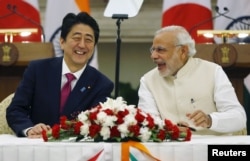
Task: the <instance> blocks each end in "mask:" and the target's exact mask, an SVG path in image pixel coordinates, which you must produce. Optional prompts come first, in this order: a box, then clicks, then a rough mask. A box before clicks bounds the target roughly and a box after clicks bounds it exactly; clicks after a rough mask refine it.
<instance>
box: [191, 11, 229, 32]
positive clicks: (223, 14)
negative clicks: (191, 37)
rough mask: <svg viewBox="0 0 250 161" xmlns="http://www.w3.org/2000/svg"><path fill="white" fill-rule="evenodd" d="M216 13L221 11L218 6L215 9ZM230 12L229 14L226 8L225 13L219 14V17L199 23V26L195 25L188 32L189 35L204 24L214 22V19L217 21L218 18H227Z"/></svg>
mask: <svg viewBox="0 0 250 161" xmlns="http://www.w3.org/2000/svg"><path fill="white" fill-rule="evenodd" d="M215 11H216V13H217V12H218V11H219V7H218V6H216V7H215ZM228 12H229V10H228V9H225V8H224V12H223V13H220V14H218V15H216V16H213V17H211V18H209V19H206V20H204V21H201V22H200V23H198V24H196V25H194V26H193V27H191V28H190V29H189V30H188V31H189V33H190V34H191V33H192V32H193V30H194V29H196V28H197V27H199V26H201V25H203V24H206V23H208V22H210V21H213V20H214V19H216V18H218V17H221V16H225V15H226V14H227V13H228Z"/></svg>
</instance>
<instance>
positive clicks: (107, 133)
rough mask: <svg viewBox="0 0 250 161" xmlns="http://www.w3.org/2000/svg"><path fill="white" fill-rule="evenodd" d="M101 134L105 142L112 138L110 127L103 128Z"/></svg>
mask: <svg viewBox="0 0 250 161" xmlns="http://www.w3.org/2000/svg"><path fill="white" fill-rule="evenodd" d="M100 134H101V136H102V137H103V140H107V139H108V138H109V137H110V130H109V127H107V126H103V127H102V129H101V131H100Z"/></svg>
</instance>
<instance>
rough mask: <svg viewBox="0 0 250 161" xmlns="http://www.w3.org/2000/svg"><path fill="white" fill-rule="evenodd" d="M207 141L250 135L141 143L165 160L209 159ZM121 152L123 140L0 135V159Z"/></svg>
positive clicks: (107, 159)
mask: <svg viewBox="0 0 250 161" xmlns="http://www.w3.org/2000/svg"><path fill="white" fill-rule="evenodd" d="M139 144H140V143H139ZM208 144H213V145H215V144H219V145H220V144H222V145H225V144H247V145H249V146H250V136H247V135H246V136H196V135H193V136H192V139H191V141H189V142H163V143H150V142H147V143H142V145H144V146H145V147H146V148H147V149H148V150H149V151H150V153H151V154H152V155H153V156H154V157H155V158H158V159H159V160H162V161H184V160H185V161H207V160H208V159H207V158H208V154H207V150H208ZM121 153H122V152H121V143H104V142H99V143H93V142H80V143H79V142H78V143H75V142H43V140H42V139H28V138H17V137H16V136H13V135H0V161H57V160H58V161H119V160H121V159H120V158H121V155H122V154H121ZM130 153H131V154H132V156H134V157H135V158H136V159H137V160H138V161H149V160H152V159H150V158H149V156H147V155H145V153H142V152H141V151H140V150H138V149H136V148H130ZM95 155H96V159H94V156H95ZM91 158H92V160H91Z"/></svg>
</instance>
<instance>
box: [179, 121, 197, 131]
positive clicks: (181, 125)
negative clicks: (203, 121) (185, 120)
mask: <svg viewBox="0 0 250 161" xmlns="http://www.w3.org/2000/svg"><path fill="white" fill-rule="evenodd" d="M177 126H180V127H187V128H189V129H190V130H191V131H196V129H195V128H193V127H189V126H186V125H183V124H180V123H178V124H177Z"/></svg>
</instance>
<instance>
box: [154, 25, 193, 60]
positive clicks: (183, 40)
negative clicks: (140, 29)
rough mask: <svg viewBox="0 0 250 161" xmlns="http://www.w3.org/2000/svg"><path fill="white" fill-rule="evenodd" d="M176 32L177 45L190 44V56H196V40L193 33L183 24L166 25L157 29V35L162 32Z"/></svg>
mask: <svg viewBox="0 0 250 161" xmlns="http://www.w3.org/2000/svg"><path fill="white" fill-rule="evenodd" d="M166 31H167V32H176V40H175V41H176V42H175V44H176V45H187V46H188V51H189V52H188V56H194V55H195V54H196V49H195V41H194V39H192V37H191V35H190V34H189V33H188V32H187V30H186V29H185V28H184V27H182V26H175V25H172V26H166V27H163V28H161V29H160V30H158V31H156V33H155V35H157V34H159V33H162V32H166Z"/></svg>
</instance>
